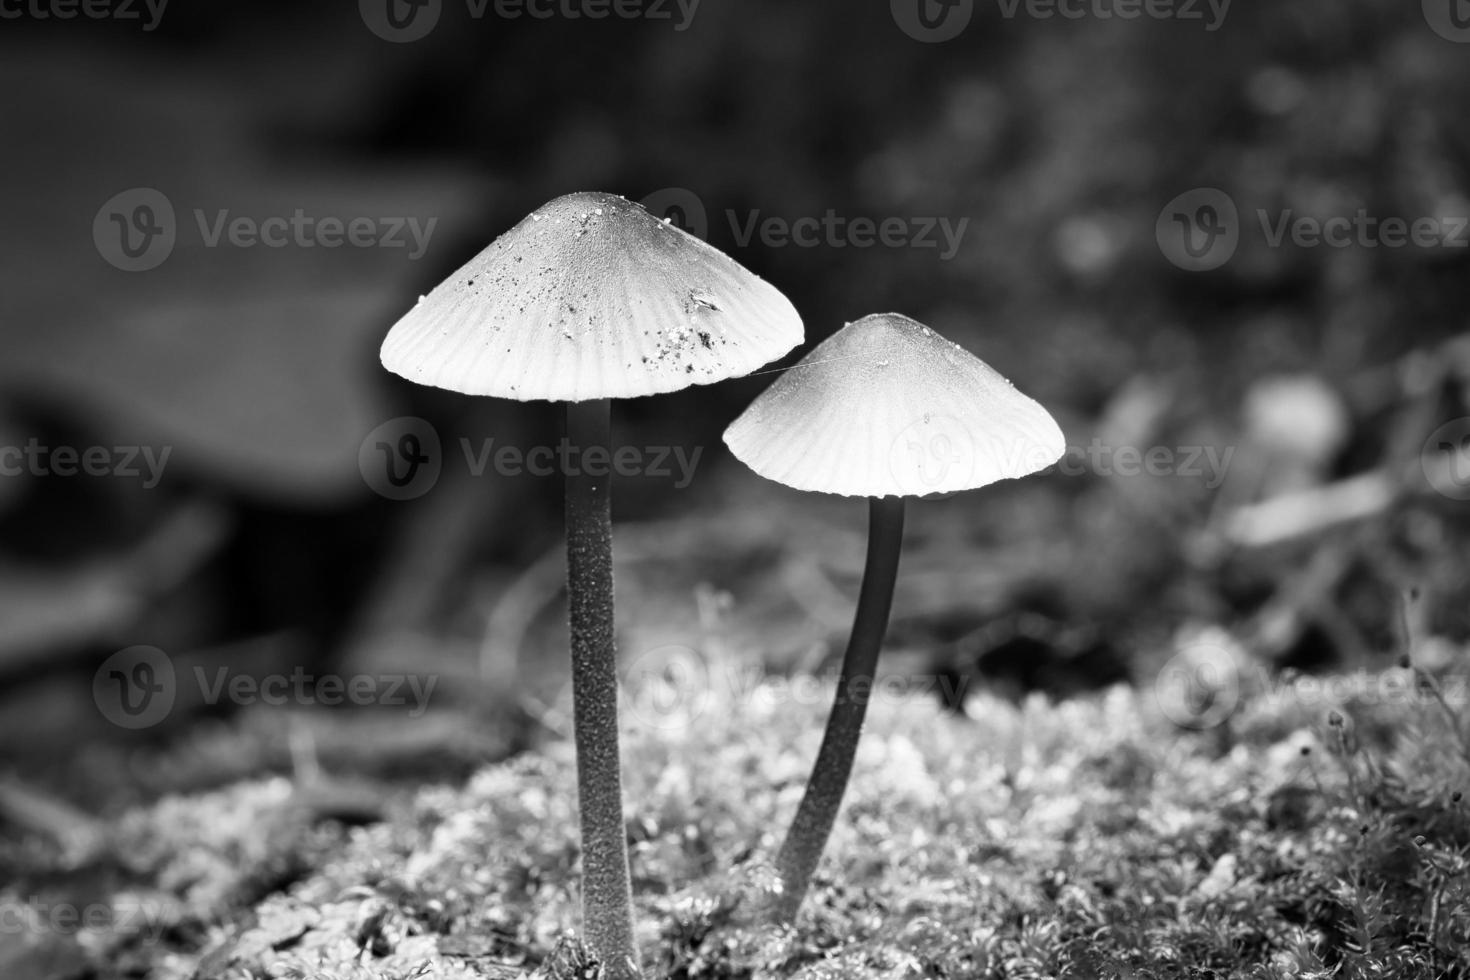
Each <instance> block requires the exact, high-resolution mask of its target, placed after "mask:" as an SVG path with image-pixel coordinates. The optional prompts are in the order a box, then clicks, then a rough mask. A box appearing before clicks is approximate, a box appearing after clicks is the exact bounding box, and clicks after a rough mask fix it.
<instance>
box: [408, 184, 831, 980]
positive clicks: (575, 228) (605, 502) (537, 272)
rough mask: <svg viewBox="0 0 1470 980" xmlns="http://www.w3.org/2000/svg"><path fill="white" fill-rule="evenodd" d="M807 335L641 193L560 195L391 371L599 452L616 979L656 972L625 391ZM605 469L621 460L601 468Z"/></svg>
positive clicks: (596, 520) (463, 277)
mask: <svg viewBox="0 0 1470 980" xmlns="http://www.w3.org/2000/svg"><path fill="white" fill-rule="evenodd" d="M801 340H802V326H801V318H800V317H799V316H798V315H797V313H796V310H795V309H794V308H793V307H792V305H791V303H790V302H789V301H788V300H787V299H786V297H784V296H783V295H781V293H780V292H779V291H777V290H776V289H775V288H774V287H772V286H771V285H769V284H768V283H766V282H765V281H764V280H762V279H760V278H759V277H757V276H755V275H753V274H752V273H750V272H749V271H747V270H746V269H744V268H743V267H741V266H740V265H739V264H737V263H736V262H735V261H734V260H733V259H731V258H730V257H729V256H727V255H725V254H724V253H722V252H720V251H719V250H717V249H715V248H713V247H711V246H710V245H708V244H706V243H704V242H702V241H700V240H699V239H697V238H694V237H692V236H690V235H688V234H686V233H685V232H683V231H681V230H680V229H678V228H677V227H675V226H673V225H672V224H670V223H669V222H666V221H661V220H659V219H658V218H656V217H654V216H653V215H651V214H649V213H648V212H647V211H646V210H644V209H643V208H642V207H640V206H639V205H637V204H633V203H631V202H630V201H627V200H625V199H624V198H621V197H617V196H615V195H611V194H596V193H580V194H571V195H568V196H565V197H560V198H557V199H556V200H554V201H552V202H550V203H549V204H547V205H545V206H544V207H542V208H540V209H539V210H537V211H536V212H534V213H533V214H531V215H529V216H528V217H526V218H525V219H524V220H522V221H521V222H520V224H518V225H516V226H515V227H514V228H512V229H511V230H510V231H508V232H506V233H505V234H504V235H502V236H501V237H500V238H498V239H497V240H496V241H495V242H493V243H492V244H491V245H490V246H489V247H488V248H487V249H485V250H484V251H483V252H481V253H480V254H479V255H478V256H476V257H475V258H473V259H471V260H470V262H469V263H468V264H467V265H465V266H464V268H462V269H460V270H459V271H458V272H456V273H455V274H454V275H452V276H450V277H449V279H447V280H446V281H445V282H444V283H442V284H441V285H440V286H438V287H437V288H435V289H434V291H433V292H431V293H429V295H427V296H425V297H423V298H422V299H421V300H420V301H419V304H418V305H417V306H416V307H415V308H414V309H413V310H412V311H410V312H409V313H408V314H407V315H406V316H404V317H403V319H401V320H400V321H399V322H398V323H397V325H395V326H394V327H393V329H392V331H391V332H390V333H389V334H388V337H387V339H386V340H385V341H384V342H383V349H382V361H383V364H384V366H385V367H387V368H388V369H389V370H390V371H393V372H394V373H396V374H399V375H402V376H403V377H405V378H407V379H409V380H410V381H415V382H418V383H419V384H424V385H432V386H434V387H439V388H447V389H450V390H452V391H458V392H462V393H465V394H470V395H490V396H494V397H498V398H510V399H515V400H518V401H556V402H565V403H566V423H567V424H566V428H567V440H568V443H569V446H570V449H571V450H572V451H574V452H577V453H580V454H582V456H583V459H584V462H585V463H586V465H573V466H569V467H568V468H567V472H566V473H565V474H564V475H565V479H566V528H567V591H568V600H569V605H570V627H571V647H572V690H573V710H574V718H575V729H576V732H575V741H576V748H577V785H578V792H579V806H580V813H581V831H582V854H583V876H584V883H583V895H582V909H583V920H584V924H585V929H586V935H587V943H588V946H589V947H590V949H591V951H592V954H593V955H594V956H595V957H596V958H597V959H598V960H599V961H600V962H601V963H602V964H603V968H604V970H605V971H606V976H607V977H609V978H612V980H624V978H630V977H637V976H639V975H640V969H639V966H638V951H637V946H636V943H635V941H634V935H633V916H632V894H631V888H630V883H629V874H628V851H627V830H626V827H625V824H624V820H623V809H622V806H623V804H622V782H621V775H620V769H619V761H618V713H617V669H616V668H617V664H616V648H615V645H614V635H613V578H612V510H611V492H610V486H609V484H610V474H605V473H590V472H589V470H590V469H592V468H593V467H592V461H591V457H590V456H589V455H588V454H589V452H590V451H592V450H596V451H597V453H598V454H599V455H601V456H602V458H603V459H604V460H606V459H607V458H609V457H610V455H611V449H612V446H611V441H612V436H611V403H610V399H613V398H636V397H639V396H643V395H653V394H658V393H661V392H670V391H676V390H678V389H681V388H686V387H688V386H690V385H694V384H709V383H712V382H716V381H721V380H724V379H726V378H733V377H739V376H741V375H744V374H748V373H750V372H751V371H753V370H755V369H756V368H757V367H760V366H761V365H763V364H766V363H768V362H770V361H772V360H774V359H776V358H778V357H780V356H781V355H783V354H785V353H786V352H787V351H789V350H791V349H792V348H793V347H795V346H796V345H797V344H799V343H800V342H801ZM596 468H597V469H598V470H605V469H607V467H603V466H600V465H599V466H597V467H596Z"/></svg>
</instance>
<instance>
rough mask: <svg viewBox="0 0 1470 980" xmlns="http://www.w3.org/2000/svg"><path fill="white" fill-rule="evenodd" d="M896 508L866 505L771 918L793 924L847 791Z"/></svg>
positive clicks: (882, 502)
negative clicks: (857, 568) (816, 736)
mask: <svg viewBox="0 0 1470 980" xmlns="http://www.w3.org/2000/svg"><path fill="white" fill-rule="evenodd" d="M903 505H904V500H903V498H902V497H874V498H873V499H871V500H870V501H869V502H868V558H867V564H866V565H865V567H864V568H863V584H862V590H861V592H860V593H859V596H858V606H857V613H856V614H855V615H854V617H853V621H852V633H851V634H850V635H849V637H848V640H847V652H846V654H845V655H844V656H843V658H842V675H841V678H840V679H839V680H838V682H837V697H836V700H835V701H834V702H833V704H832V713H831V714H830V715H829V716H828V717H827V729H826V732H825V733H824V734H823V736H822V747H821V749H820V750H819V751H818V752H817V761H816V765H815V766H813V767H812V776H811V779H810V780H809V781H808V782H807V787H806V794H805V795H804V796H803V797H802V800H801V806H800V807H798V808H797V811H796V818H795V819H794V820H793V821H792V824H791V829H790V830H789V831H788V832H787V834H786V842H785V843H784V844H783V845H782V846H781V853H780V855H779V856H778V857H777V859H776V868H777V870H778V871H779V872H780V875H781V897H780V899H779V900H778V902H777V905H776V912H777V915H778V916H779V917H781V918H782V919H792V918H795V916H796V912H797V910H798V909H800V908H801V903H802V899H803V898H805V897H806V892H807V889H808V887H809V886H810V885H811V879H812V873H813V872H815V871H816V869H817V864H818V863H819V862H820V861H821V859H822V850H823V849H824V848H825V847H826V846H827V838H828V836H830V835H831V833H832V826H833V824H835V823H836V822H837V813H838V811H839V810H840V809H841V808H842V797H843V795H844V794H845V793H846V792H847V780H848V777H849V776H850V775H851V773H852V762H853V759H854V758H855V757H856V755H857V747H858V739H859V738H860V737H861V736H862V733H863V718H864V717H865V716H866V714H867V710H868V700H869V697H870V696H871V692H872V689H873V684H874V679H875V675H876V672H877V669H878V654H879V652H880V651H881V650H882V648H883V637H884V636H885V635H886V634H887V632H888V613H889V610H890V609H891V608H892V606H893V586H894V583H895V582H896V581H897V580H898V560H899V554H900V552H901V551H902V549H903V512H904V508H903Z"/></svg>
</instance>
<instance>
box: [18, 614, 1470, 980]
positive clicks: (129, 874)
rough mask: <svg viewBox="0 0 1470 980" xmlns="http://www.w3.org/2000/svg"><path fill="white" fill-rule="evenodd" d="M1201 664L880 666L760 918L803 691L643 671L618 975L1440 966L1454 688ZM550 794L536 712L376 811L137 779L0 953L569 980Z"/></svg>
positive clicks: (560, 787)
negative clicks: (1096, 671)
mask: <svg viewBox="0 0 1470 980" xmlns="http://www.w3.org/2000/svg"><path fill="white" fill-rule="evenodd" d="M1210 649H1211V651H1212V652H1209V653H1208V654H1207V655H1208V656H1213V657H1216V658H1219V657H1224V658H1233V657H1234V653H1233V652H1232V651H1231V648H1230V646H1229V644H1228V642H1227V641H1224V640H1221V642H1220V645H1218V646H1215V647H1212V648H1210ZM1194 655H1195V656H1198V655H1199V654H1198V652H1196V654H1194ZM1171 666H1172V667H1173V668H1176V669H1184V670H1186V671H1187V670H1191V669H1193V668H1192V667H1191V666H1190V665H1189V664H1186V663H1182V662H1181V663H1177V664H1173V665H1171ZM1217 666H1219V664H1218V663H1217ZM1198 675H1199V672H1198V671H1197V670H1196V671H1195V672H1194V673H1193V674H1178V673H1171V668H1166V669H1165V670H1164V672H1162V673H1161V674H1160V676H1159V679H1158V682H1157V683H1156V684H1154V685H1152V686H1140V687H1138V688H1136V689H1135V688H1128V687H1124V686H1121V685H1120V686H1117V687H1114V688H1111V689H1109V690H1107V691H1105V692H1102V693H1100V694H1096V695H1093V696H1090V697H1085V698H1078V699H1073V700H1068V701H1063V702H1060V703H1054V702H1052V701H1050V700H1048V699H1046V698H1044V697H1042V696H1040V695H1035V696H1032V697H1030V698H1028V699H1025V700H1023V701H1021V702H1019V703H1017V702H1014V701H1005V700H1000V699H997V698H994V697H992V696H990V695H989V694H986V693H983V692H972V693H971V696H970V697H969V698H968V700H967V702H966V712H965V714H962V715H961V714H953V713H948V712H942V711H939V710H936V706H935V699H934V698H933V697H932V696H931V694H930V693H929V692H926V691H921V690H919V687H920V686H921V685H920V684H918V683H916V682H915V679H914V678H912V677H910V678H907V679H903V678H900V679H897V680H894V681H893V682H891V683H886V684H884V685H880V687H879V689H878V693H877V694H876V695H875V697H874V699H873V702H872V705H871V708H870V723H869V726H868V729H867V731H866V732H865V734H864V739H863V744H862V748H861V751H860V753H859V757H858V761H857V766H856V772H855V775H854V779H853V782H852V784H851V786H850V788H849V792H848V797H847V804H846V807H845V809H844V812H843V815H842V817H841V819H840V821H839V825H838V827H837V829H836V831H835V833H834V836H833V839H832V841H831V842H830V845H829V848H828V851H827V856H826V859H825V861H824V863H823V865H822V868H821V870H820V872H819V876H818V880H817V882H816V884H815V887H814V890H813V893H812V894H811V895H810V896H809V898H808V901H807V903H806V905H805V906H804V909H803V911H802V913H801V915H800V917H799V919H798V920H797V921H796V922H795V923H779V924H778V923H772V922H770V921H769V920H768V915H769V913H768V911H767V910H768V908H769V900H770V898H771V896H772V893H773V892H772V890H773V888H774V887H775V884H774V883H775V879H774V876H773V874H772V872H771V870H770V867H769V865H768V863H767V861H768V859H769V858H770V857H771V856H772V855H773V853H774V850H775V848H776V846H777V845H778V844H779V835H780V828H781V827H782V826H783V825H784V822H785V821H786V820H788V819H789V818H790V815H791V813H792V812H793V810H794V808H795V804H796V802H797V800H798V799H799V798H800V794H801V790H802V785H803V782H804V779H805V776H806V770H807V768H808V766H809V765H810V760H811V759H812V757H813V756H814V754H815V750H816V746H817V742H818V739H819V738H820V731H821V724H822V720H823V717H824V715H825V710H826V704H827V702H828V699H829V698H830V688H828V687H825V686H823V685H822V684H820V683H812V684H804V683H797V682H791V681H784V680H780V679H776V678H769V677H768V678H765V679H763V680H760V681H759V682H757V681H756V680H755V679H753V676H752V675H744V674H741V673H740V672H738V671H726V670H725V669H724V668H723V667H721V668H718V669H714V668H703V670H702V673H699V674H698V677H699V681H698V683H696V684H690V683H689V682H688V680H687V678H688V677H689V676H690V675H689V674H688V673H685V674H682V675H679V674H677V673H670V672H664V673H663V675H662V676H664V678H665V680H664V681H663V682H660V681H659V680H658V679H657V678H656V677H652V676H651V679H650V684H652V686H645V687H643V688H642V689H641V690H630V691H629V692H627V693H628V699H627V704H626V705H625V712H624V720H625V725H624V728H625V732H624V737H625V741H624V759H625V797H626V800H627V814H628V830H629V837H630V842H631V854H632V867H633V876H634V891H635V895H636V904H637V917H638V922H639V930H640V940H641V943H642V947H643V951H644V957H645V966H646V968H647V970H648V973H649V975H650V976H652V977H675V978H715V977H720V978H723V977H801V978H807V980H814V978H819V977H821V978H826V977H831V978H859V977H947V978H960V977H973V978H982V977H1137V978H1154V977H1158V978H1163V977H1223V976H1245V977H1260V978H1268V977H1269V978H1283V980H1284V978H1297V977H1315V976H1322V977H1328V976H1335V977H1364V978H1367V977H1444V976H1466V975H1470V973H1467V971H1470V953H1467V950H1470V880H1467V876H1466V870H1467V868H1470V859H1467V854H1470V804H1467V803H1466V802H1464V801H1463V799H1462V797H1461V794H1460V789H1459V786H1460V785H1461V784H1462V783H1461V782H1460V781H1461V780H1463V778H1464V777H1465V776H1466V775H1467V766H1470V743H1467V742H1466V740H1465V735H1464V726H1465V724H1466V719H1465V718H1464V714H1465V710H1466V705H1465V701H1466V697H1465V690H1466V688H1465V683H1466V678H1464V677H1463V676H1457V675H1443V676H1440V677H1438V678H1434V677H1431V675H1430V674H1429V673H1428V672H1427V671H1424V670H1422V669H1420V668H1418V667H1417V666H1407V667H1406V666H1399V667H1395V668H1391V669H1388V670H1385V671H1380V672H1375V673H1358V674H1352V675H1346V674H1344V675H1337V676H1335V677H1317V678H1312V677H1306V676H1292V675H1287V676H1286V677H1285V678H1279V677H1278V678H1276V679H1274V680H1271V679H1268V678H1266V677H1265V676H1264V675H1263V676H1260V677H1256V676H1252V675H1251V674H1250V672H1249V671H1248V670H1242V671H1240V672H1238V673H1236V674H1234V675H1230V676H1229V677H1228V678H1227V679H1226V680H1225V681H1224V682H1220V681H1219V680H1218V678H1219V677H1220V676H1221V675H1220V674H1218V673H1215V674H1211V675H1209V676H1211V677H1214V678H1216V679H1217V680H1216V681H1215V682H1214V685H1213V686H1209V685H1204V686H1201V685H1200V684H1198V683H1192V682H1190V677H1194V676H1198ZM669 677H676V678H679V677H682V678H683V681H681V683H680V684H679V685H676V686H669V685H668V683H667V678H669ZM1181 678H1182V681H1181ZM661 683H662V684H663V686H662V687H660V686H659V685H660V684H661ZM545 721H546V723H547V725H548V726H551V727H556V726H557V725H558V723H559V722H558V719H557V716H556V715H554V714H548V715H547V716H546V718H545ZM1178 721H1184V722H1185V726H1181V725H1179V724H1176V722H1178ZM1186 726H1187V727H1186ZM255 728H258V726H254V727H253V726H251V725H250V724H248V723H241V722H237V723H235V728H234V731H235V732H236V736H235V737H237V738H240V739H243V740H248V739H252V738H256V737H258V736H257V735H255V734H252V731H254V730H255ZM1446 774H1453V775H1452V776H1450V777H1448V778H1447V776H1446ZM323 778H324V777H323ZM574 788H575V771H574V760H573V756H572V751H571V745H570V742H569V741H568V740H567V739H565V738H564V737H561V736H558V735H555V734H548V735H547V737H546V738H545V740H544V742H543V743H542V744H541V745H539V746H538V747H537V748H535V749H533V750H531V751H528V752H524V753H521V754H519V755H517V756H514V757H512V758H510V759H509V760H508V761H506V762H503V763H500V764H495V765H490V766H488V767H484V768H482V769H480V770H479V771H478V772H476V773H475V774H474V775H473V776H472V777H471V778H470V779H469V780H468V781H467V782H464V783H462V784H443V785H436V786H432V787H428V788H421V789H418V790H416V791H409V792H403V793H400V794H399V795H397V796H395V797H393V798H392V800H391V801H390V802H389V803H388V804H387V807H386V812H385V814H383V819H381V820H372V819H371V818H369V819H368V820H367V821H366V822H362V821H356V820H353V819H351V814H350V812H349V811H350V810H351V807H350V806H343V805H342V800H343V798H344V797H343V795H342V794H341V793H340V792H337V793H334V792H332V790H331V787H329V786H325V785H324V784H318V785H315V786H309V785H305V784H304V783H303V781H302V780H301V779H299V778H298V779H296V780H292V779H287V778H269V779H260V780H253V781H252V780H247V781H244V782H238V783H235V784H233V785H230V786H228V787H227V788H224V789H221V790H218V791H214V792H207V793H202V794H196V795H183V796H171V797H167V798H164V799H163V800H161V801H159V802H157V803H156V804H152V805H148V806H145V807H141V808H138V809H135V810H133V811H131V812H128V813H126V814H124V815H122V816H121V817H120V818H119V819H117V820H115V821H113V822H112V823H110V824H109V825H107V826H106V827H105V828H103V829H101V831H100V835H101V836H100V838H99V839H98V840H94V841H92V842H90V844H88V845H86V846H83V847H81V852H84V853H82V854H81V856H78V854H73V855H72V856H71V857H70V860H71V861H72V862H73V863H74V864H78V865H83V866H91V867H93V868H94V869H97V868H106V869H108V870H106V871H105V872H102V871H97V872H96V873H94V874H93V875H91V876H90V877H91V879H92V883H91V885H90V886H89V889H90V891H89V892H87V894H89V895H90V899H89V900H87V901H86V902H85V904H83V900H82V898H81V895H82V894H84V892H83V890H82V889H81V888H80V886H78V885H77V884H76V880H77V877H76V875H75V874H74V873H73V874H71V875H69V876H60V875H55V874H52V875H48V874H45V873H42V872H41V870H40V869H41V865H42V859H41V857H40V856H39V855H37V854H32V859H31V862H30V863H31V873H30V874H28V875H25V876H23V877H22V880H21V881H19V882H17V883H15V884H12V885H7V886H5V887H4V888H0V899H3V907H5V908H7V909H19V910H21V911H20V912H19V913H18V917H17V916H11V917H10V919H11V921H9V922H8V923H6V926H7V927H6V929H5V930H4V931H5V932H6V933H7V935H6V936H5V943H4V945H3V946H0V975H3V976H5V977H15V978H21V977H38V978H64V977H101V978H113V977H127V976H143V975H147V976H149V977H157V978H160V980H184V978H191V977H208V978H216V977H218V978H226V977H241V978H245V977H273V978H275V977H280V978H298V980H300V978H308V977H311V978H323V980H326V978H331V980H356V978H362V980H367V978H373V980H385V978H410V977H437V978H449V980H458V978H472V977H495V978H512V977H520V976H523V975H530V974H535V975H537V976H540V977H546V978H552V980H570V978H573V977H579V978H580V977H590V976H593V975H594V974H593V973H591V972H588V969H587V968H588V965H589V964H588V963H587V962H586V960H585V955H584V953H583V950H582V948H581V946H580V945H579V943H578V941H577V940H576V938H575V933H576V930H577V928H578V922H579V912H578V893H577V880H578V873H579V868H578V855H577V851H578V849H577V831H576V827H577V822H576V803H575V793H574ZM336 789H337V790H341V789H342V787H337V788H336ZM345 798H347V799H350V798H351V794H350V792H349V793H348V794H347V795H346V797H345ZM323 800H328V801H334V802H332V803H330V804H323V803H322V802H321V801H323ZM303 804H305V805H303ZM353 824H358V825H356V826H353ZM10 857H12V858H14V857H15V855H10ZM50 859H51V860H52V861H54V862H55V863H56V864H57V865H58V866H59V864H60V863H62V862H63V861H65V860H67V858H66V856H65V855H63V854H61V853H60V852H59V851H58V852H55V853H53V854H51V855H50ZM52 870H53V871H55V868H54V867H53V869H52ZM62 882H69V884H62Z"/></svg>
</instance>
